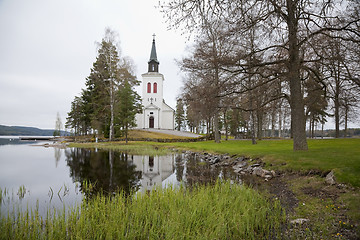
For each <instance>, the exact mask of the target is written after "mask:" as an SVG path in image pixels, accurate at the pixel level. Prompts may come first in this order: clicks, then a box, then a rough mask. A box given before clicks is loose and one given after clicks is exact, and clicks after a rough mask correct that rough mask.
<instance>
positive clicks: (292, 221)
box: [290, 218, 310, 225]
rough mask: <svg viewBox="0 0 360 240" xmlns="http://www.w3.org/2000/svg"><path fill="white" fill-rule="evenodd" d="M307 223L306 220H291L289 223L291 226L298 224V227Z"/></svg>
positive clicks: (307, 220)
mask: <svg viewBox="0 0 360 240" xmlns="http://www.w3.org/2000/svg"><path fill="white" fill-rule="evenodd" d="M309 221H310V220H309V219H307V218H298V219H294V220H291V221H290V223H291V224H299V225H301V224H304V223H307V222H309Z"/></svg>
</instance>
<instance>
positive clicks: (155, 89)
mask: <svg viewBox="0 0 360 240" xmlns="http://www.w3.org/2000/svg"><path fill="white" fill-rule="evenodd" d="M154 93H157V83H154Z"/></svg>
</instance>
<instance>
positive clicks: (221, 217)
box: [0, 183, 285, 239]
mask: <svg viewBox="0 0 360 240" xmlns="http://www.w3.org/2000/svg"><path fill="white" fill-rule="evenodd" d="M80 212H81V214H80ZM284 220H285V218H284V214H283V211H282V210H281V208H280V207H279V204H278V202H270V201H269V200H267V199H266V198H264V197H263V196H261V195H260V194H259V193H258V192H256V191H255V190H252V189H250V188H246V187H244V186H240V185H231V184H230V183H217V184H215V186H198V187H195V188H194V189H192V191H190V190H186V189H183V188H181V189H180V190H174V189H171V188H168V189H165V190H158V191H153V192H151V193H150V194H137V195H135V196H134V197H133V198H125V197H124V195H123V194H121V193H119V194H116V196H114V197H112V198H111V199H110V198H109V197H104V196H97V197H95V198H94V199H92V200H89V201H88V202H85V201H84V202H83V204H82V205H81V207H77V208H74V209H73V210H71V211H70V212H69V213H67V215H66V217H65V213H64V212H58V213H55V212H51V213H50V211H49V214H48V216H47V217H45V218H44V219H43V218H42V217H40V216H39V215H38V214H37V211H36V210H35V211H27V212H25V213H19V214H16V215H9V216H8V217H7V218H3V219H2V220H1V221H0V229H1V230H2V231H0V239H89V238H91V239H269V238H270V237H271V236H276V235H278V234H280V227H281V226H280V225H281V223H283V222H284Z"/></svg>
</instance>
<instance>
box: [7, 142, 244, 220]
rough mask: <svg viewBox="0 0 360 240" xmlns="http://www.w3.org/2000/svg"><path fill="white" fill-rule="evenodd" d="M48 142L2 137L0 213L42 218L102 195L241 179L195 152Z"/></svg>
mask: <svg viewBox="0 0 360 240" xmlns="http://www.w3.org/2000/svg"><path fill="white" fill-rule="evenodd" d="M45 143H49V142H43V141H39V142H36V141H20V140H19V139H18V138H13V137H12V138H10V137H0V188H1V190H0V191H1V196H2V199H1V203H0V205H1V208H0V209H1V214H7V212H8V211H14V210H17V208H19V209H23V210H24V209H26V208H27V207H29V208H33V209H34V208H37V209H38V211H39V213H40V214H42V215H44V214H46V212H47V209H48V208H57V209H63V207H64V206H65V208H68V207H71V206H74V205H75V204H77V203H81V201H82V199H83V198H84V197H91V195H93V194H97V193H98V192H102V193H104V194H113V193H115V192H117V191H118V190H119V189H122V190H123V191H124V192H125V193H126V194H130V193H133V192H148V191H151V190H152V189H153V188H154V187H166V186H170V185H171V186H173V187H177V186H179V185H180V184H183V185H185V186H189V185H192V184H194V183H208V182H214V181H215V180H216V179H218V178H223V179H233V180H239V179H238V177H237V176H236V175H234V173H233V171H231V170H230V169H227V168H214V167H211V166H209V165H208V164H206V163H205V162H202V160H201V159H196V157H194V156H193V155H191V154H184V153H176V152H174V153H172V154H169V155H166V156H147V155H129V154H127V153H125V152H119V151H109V150H99V149H81V148H66V149H62V148H56V147H44V146H43V145H44V144H45ZM85 183H86V184H85ZM85 185H87V186H86V187H85Z"/></svg>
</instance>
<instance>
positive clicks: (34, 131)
mask: <svg viewBox="0 0 360 240" xmlns="http://www.w3.org/2000/svg"><path fill="white" fill-rule="evenodd" d="M53 134H54V129H39V128H34V127H20V126H4V125H0V136H53ZM64 135H69V134H68V132H65V131H61V136H64Z"/></svg>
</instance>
